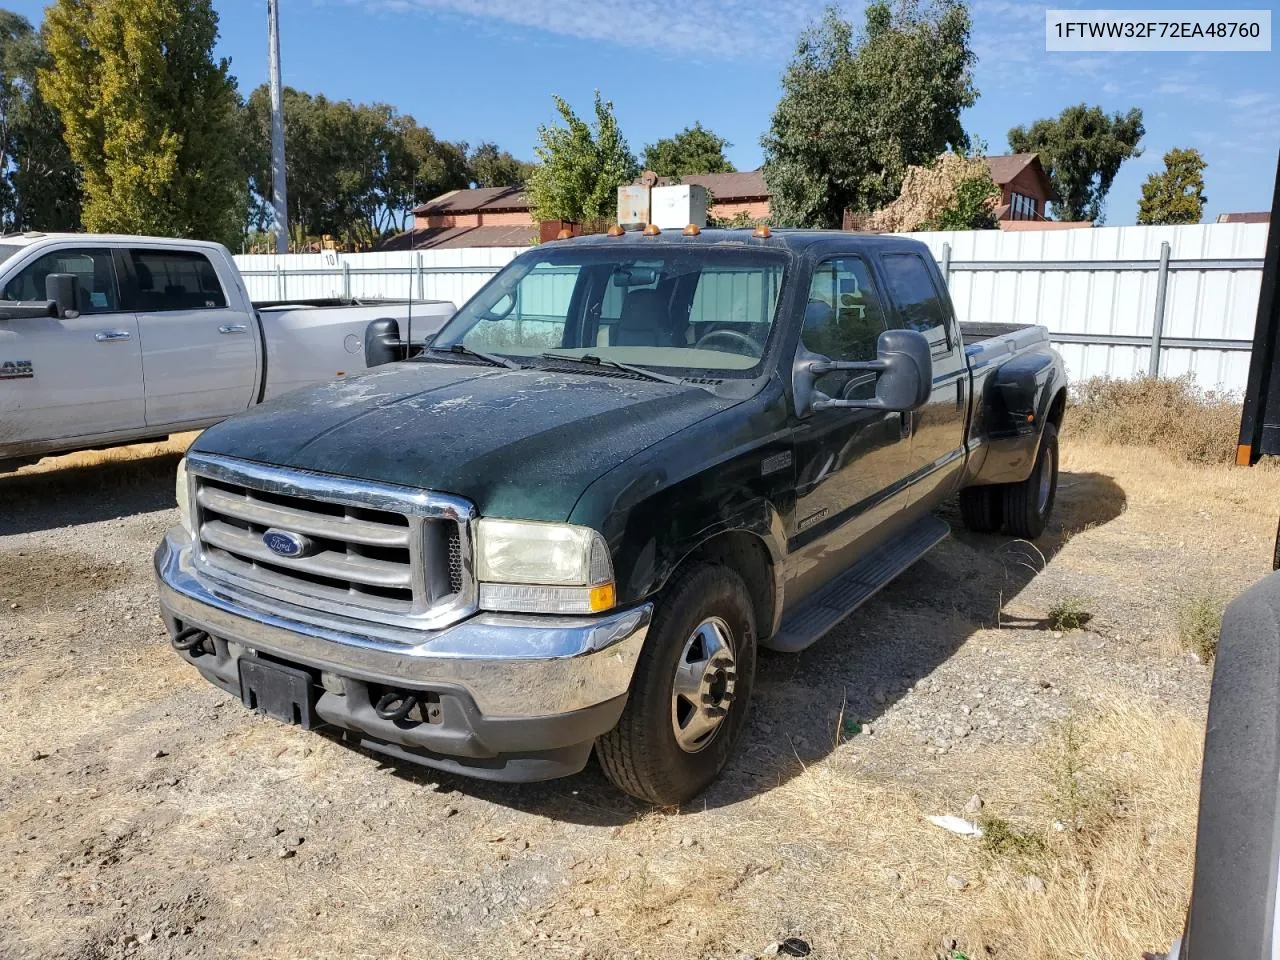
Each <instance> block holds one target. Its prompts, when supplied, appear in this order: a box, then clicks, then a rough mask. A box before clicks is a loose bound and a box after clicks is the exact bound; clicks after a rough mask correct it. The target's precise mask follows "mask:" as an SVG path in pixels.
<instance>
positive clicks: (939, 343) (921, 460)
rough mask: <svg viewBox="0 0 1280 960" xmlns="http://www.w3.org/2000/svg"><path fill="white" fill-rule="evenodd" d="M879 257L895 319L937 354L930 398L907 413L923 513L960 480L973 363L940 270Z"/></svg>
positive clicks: (915, 494)
mask: <svg viewBox="0 0 1280 960" xmlns="http://www.w3.org/2000/svg"><path fill="white" fill-rule="evenodd" d="M879 259H880V269H881V270H882V271H883V273H884V277H885V283H886V285H887V286H888V290H889V297H890V300H891V301H892V304H893V311H892V313H891V315H890V316H891V319H890V324H891V325H892V326H895V327H904V328H906V329H909V330H918V331H919V332H920V333H923V334H924V335H925V336H926V337H927V338H928V340H929V345H930V348H931V351H930V352H931V353H932V355H933V393H932V394H931V395H930V397H929V402H928V403H926V404H925V405H924V406H923V407H921V408H920V409H919V410H916V411H915V412H914V413H911V414H908V415H907V416H908V417H909V419H910V421H911V433H912V437H911V461H912V463H911V473H912V492H911V503H912V512H913V513H918V512H920V511H922V510H926V509H932V508H933V507H934V506H936V505H937V504H938V503H939V502H941V501H942V500H945V499H946V498H947V497H948V496H950V495H951V494H952V493H954V492H955V489H956V486H957V484H958V483H959V481H960V475H961V472H962V470H963V468H964V434H965V413H966V411H967V410H968V405H969V390H970V380H969V368H968V364H967V363H966V362H965V356H964V344H963V343H961V342H960V337H959V330H958V329H957V327H956V325H955V323H954V320H953V314H952V309H951V302H950V299H949V298H948V297H947V294H946V291H945V290H944V289H943V288H942V284H941V277H940V276H939V274H938V271H937V269H936V268H934V267H933V266H932V265H931V264H929V263H928V262H926V260H925V258H924V257H922V256H920V255H919V254H916V253H911V252H902V253H883V254H881V255H880V257H879ZM917 507H919V509H917Z"/></svg>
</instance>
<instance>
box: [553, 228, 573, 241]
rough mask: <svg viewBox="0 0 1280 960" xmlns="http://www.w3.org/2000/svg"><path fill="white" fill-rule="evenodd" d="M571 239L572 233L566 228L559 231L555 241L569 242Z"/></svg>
mask: <svg viewBox="0 0 1280 960" xmlns="http://www.w3.org/2000/svg"><path fill="white" fill-rule="evenodd" d="M572 237H573V233H572V231H570V230H568V229H567V228H566V229H563V230H561V231H560V232H559V233H557V234H556V239H557V240H569V239H571V238H572Z"/></svg>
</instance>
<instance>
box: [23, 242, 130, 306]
mask: <svg viewBox="0 0 1280 960" xmlns="http://www.w3.org/2000/svg"><path fill="white" fill-rule="evenodd" d="M51 273H69V274H71V275H72V276H73V277H75V278H76V280H77V281H78V282H79V284H80V312H81V313H113V312H115V311H117V310H119V309H120V294H119V288H118V286H117V285H116V270H115V265H114V264H113V263H112V261H111V251H110V250H84V249H68V250H53V251H51V252H49V253H46V254H44V256H41V257H38V258H37V259H36V260H35V261H34V262H32V263H30V264H28V265H27V266H26V267H24V268H23V269H22V272H21V273H19V274H18V275H17V276H16V277H14V278H13V279H12V280H10V281H9V282H8V283H7V284H5V287H4V299H6V300H43V299H45V278H46V277H48V276H49V274H51Z"/></svg>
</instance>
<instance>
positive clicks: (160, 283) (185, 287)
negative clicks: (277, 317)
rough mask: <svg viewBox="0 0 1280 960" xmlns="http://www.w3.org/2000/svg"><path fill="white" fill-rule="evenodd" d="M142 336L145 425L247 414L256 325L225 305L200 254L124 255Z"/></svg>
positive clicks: (153, 250) (159, 250)
mask: <svg viewBox="0 0 1280 960" xmlns="http://www.w3.org/2000/svg"><path fill="white" fill-rule="evenodd" d="M127 258H128V268H129V270H130V272H131V273H132V275H133V276H132V281H133V282H132V284H131V286H132V288H133V294H132V296H133V299H134V303H135V307H136V309H137V312H138V326H139V329H140V330H141V334H142V369H143V372H144V373H145V374H146V383H147V386H146V407H147V425H148V426H152V427H159V426H165V425H167V424H178V423H195V422H198V421H204V420H216V419H220V418H222V417H228V416H230V415H231V414H233V413H238V412H239V411H241V410H244V409H246V408H247V407H248V406H249V403H250V401H251V399H252V394H253V386H254V383H255V382H256V379H257V347H256V345H255V344H254V337H255V335H256V333H255V326H254V324H255V323H256V320H255V319H254V318H253V317H251V316H248V315H246V314H244V313H241V312H240V311H237V310H233V309H232V308H231V307H229V306H228V305H227V295H226V291H225V290H224V289H223V286H222V282H221V281H220V280H219V279H218V274H217V271H216V270H215V269H214V267H213V263H212V262H211V261H210V260H209V258H208V257H206V256H205V255H204V254H203V253H198V252H196V251H190V250H168V249H163V248H151V249H145V248H135V249H131V250H129V251H128V252H127Z"/></svg>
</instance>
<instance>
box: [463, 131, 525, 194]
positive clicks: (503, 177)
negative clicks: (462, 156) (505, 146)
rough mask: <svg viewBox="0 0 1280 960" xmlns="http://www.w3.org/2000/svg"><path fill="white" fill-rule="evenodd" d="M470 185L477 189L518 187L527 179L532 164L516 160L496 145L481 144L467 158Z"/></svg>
mask: <svg viewBox="0 0 1280 960" xmlns="http://www.w3.org/2000/svg"><path fill="white" fill-rule="evenodd" d="M467 166H468V167H469V168H470V179H471V183H472V184H474V185H475V186H477V187H518V186H521V185H522V184H523V183H524V182H525V181H526V180H528V179H529V174H530V173H532V172H533V164H531V163H525V162H524V161H523V160H517V159H516V158H515V157H513V156H512V155H511V154H510V153H508V152H507V151H506V150H499V149H498V145H497V144H496V143H488V142H486V143H482V144H480V146H478V147H476V148H475V149H474V150H472V151H471V153H470V154H469V155H468V157H467Z"/></svg>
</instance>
